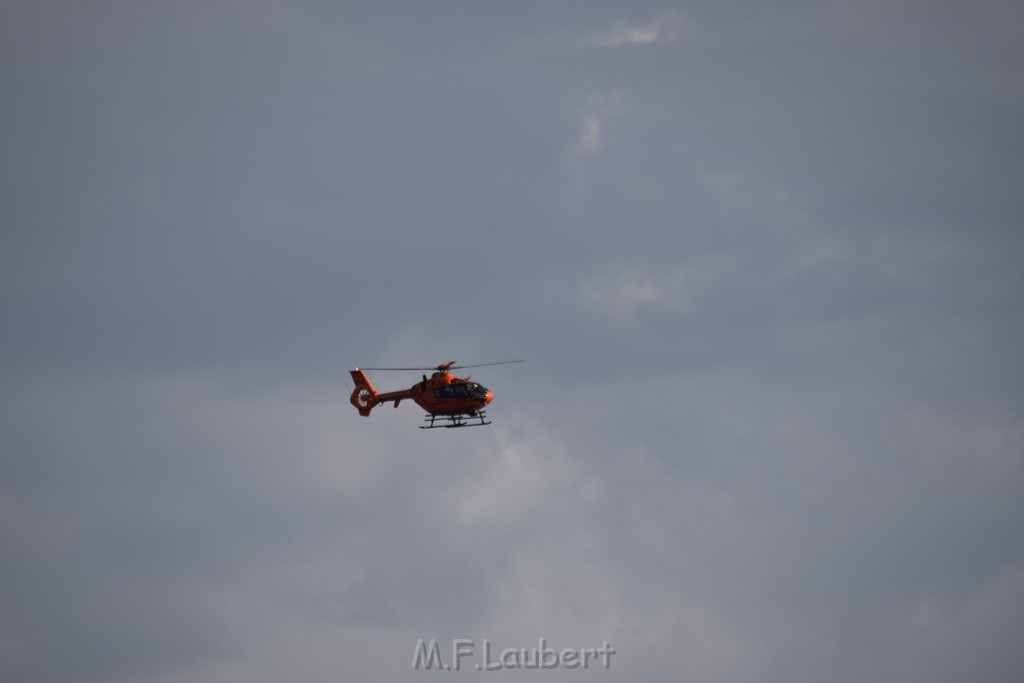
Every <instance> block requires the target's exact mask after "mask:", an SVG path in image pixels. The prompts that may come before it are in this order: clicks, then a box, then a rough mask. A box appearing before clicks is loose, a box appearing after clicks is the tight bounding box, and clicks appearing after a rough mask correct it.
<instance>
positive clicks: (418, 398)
mask: <svg viewBox="0 0 1024 683" xmlns="http://www.w3.org/2000/svg"><path fill="white" fill-rule="evenodd" d="M522 362H523V361H521V360H503V361H499V362H497V363H478V364H476V365H456V364H455V361H450V362H448V363H441V364H440V365H438V366H436V367H433V368H362V369H360V368H355V369H353V370H350V371H349V372H350V373H351V374H352V381H353V382H355V385H356V386H355V389H353V390H352V396H350V397H349V402H351V403H352V405H354V406H355V407H356V410H358V411H359V414H360V415H362V416H364V417H365V416H368V415H369V414H370V411H371V410H373V409H374V408H375V407H376V406H378V405H380V404H381V403H388V402H389V401H393V402H394V404H395V408H397V407H398V404H399V403H401V402H402V401H403V400H405V399H407V398H410V399H412V400H413V401H414V402H415V403H416V405H418V406H419V407H420V408H423V410H425V411H427V417H425V418H423V419H424V422H427V423H428V424H425V425H421V426H420V429H437V428H439V427H445V428H449V429H450V428H452V427H475V426H482V425H489V424H491V423H490V422H488V421H487V420H486V419H485V418H486V415H485V414H484V411H483V409H484V406H486V405H487V404H488V403H490V402H491V399H493V398H494V394H492V393H491V392H490V391H489V390H488V389H487V387H485V386H483V385H481V384H478V383H477V382H474V381H472V380H470V379H469V378H468V377H456V376H455V375H453V374H452V373H451V371H452V370H458V369H460V368H482V367H486V366H489V365H507V364H509V363H522ZM364 370H373V371H390V370H406V371H413V370H415V371H421V370H433V371H434V374H433V375H431V376H430V378H429V379H427V376H426V375H423V381H421V382H418V383H416V384H415V385H413V386H412V387H410V388H409V389H402V390H399V391H389V392H387V393H383V394H379V393H377V390H376V389H374V387H373V384H371V383H370V380H369V378H368V377H367V376H366V374H365V373H364V372H363V371H364ZM438 419H440V421H441V424H437V425H435V424H434V422H435V421H436V420H438ZM445 422H447V424H445Z"/></svg>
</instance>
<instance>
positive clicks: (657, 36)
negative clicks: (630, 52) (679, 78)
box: [585, 14, 680, 47]
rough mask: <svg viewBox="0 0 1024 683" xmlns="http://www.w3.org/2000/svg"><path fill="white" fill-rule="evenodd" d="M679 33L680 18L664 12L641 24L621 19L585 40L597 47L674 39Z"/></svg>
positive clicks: (661, 41)
mask: <svg viewBox="0 0 1024 683" xmlns="http://www.w3.org/2000/svg"><path fill="white" fill-rule="evenodd" d="M679 35H680V22H679V18H678V17H677V16H676V15H674V14H664V15H662V16H660V17H658V18H657V19H655V20H654V21H652V22H650V23H647V24H639V25H637V24H631V23H629V22H627V21H625V20H622V19H620V20H619V21H617V22H615V25H614V26H612V28H611V29H609V30H607V31H604V32H601V33H592V34H590V35H589V36H587V38H586V41H585V42H586V43H587V44H588V45H593V46H595V47H609V46H612V45H635V44H641V45H642V44H647V43H663V42H669V41H673V40H676V39H677V38H678V37H679Z"/></svg>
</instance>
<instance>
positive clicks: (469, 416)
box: [420, 410, 491, 429]
mask: <svg viewBox="0 0 1024 683" xmlns="http://www.w3.org/2000/svg"><path fill="white" fill-rule="evenodd" d="M486 417H487V416H486V415H485V414H484V411H482V410H481V411H480V412H478V413H459V414H457V415H428V416H426V417H425V418H423V421H424V422H426V423H427V424H425V425H421V426H420V429H441V428H444V429H451V428H452V427H482V426H484V425H489V424H491V423H490V422H488V421H487V420H486ZM435 421H436V422H439V423H440V424H434V423H435ZM445 423H447V424H445Z"/></svg>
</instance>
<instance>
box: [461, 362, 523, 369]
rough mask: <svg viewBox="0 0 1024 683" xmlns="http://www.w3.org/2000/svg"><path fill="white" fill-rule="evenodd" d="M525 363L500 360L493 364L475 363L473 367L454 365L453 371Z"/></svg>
mask: <svg viewBox="0 0 1024 683" xmlns="http://www.w3.org/2000/svg"><path fill="white" fill-rule="evenodd" d="M525 362H526V361H525V360H499V361H495V362H493V363H474V364H473V365H453V366H452V367H451V369H452V370H456V369H459V368H483V367H487V366H488V365H508V364H509V363H525Z"/></svg>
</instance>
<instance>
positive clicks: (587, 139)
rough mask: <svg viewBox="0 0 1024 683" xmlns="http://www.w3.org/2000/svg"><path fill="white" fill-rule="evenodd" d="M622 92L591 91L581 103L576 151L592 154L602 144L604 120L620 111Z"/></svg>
mask: <svg viewBox="0 0 1024 683" xmlns="http://www.w3.org/2000/svg"><path fill="white" fill-rule="evenodd" d="M622 97H623V96H622V93H621V92H619V91H612V92H600V93H592V94H591V95H589V96H588V97H587V100H586V102H585V103H584V105H583V113H582V115H581V117H580V137H579V140H578V141H577V143H576V151H577V152H578V153H580V154H594V153H595V152H598V151H600V150H601V148H602V147H603V146H604V123H605V121H606V120H607V119H608V118H609V117H611V116H613V115H615V114H618V113H620V112H621V111H622Z"/></svg>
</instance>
